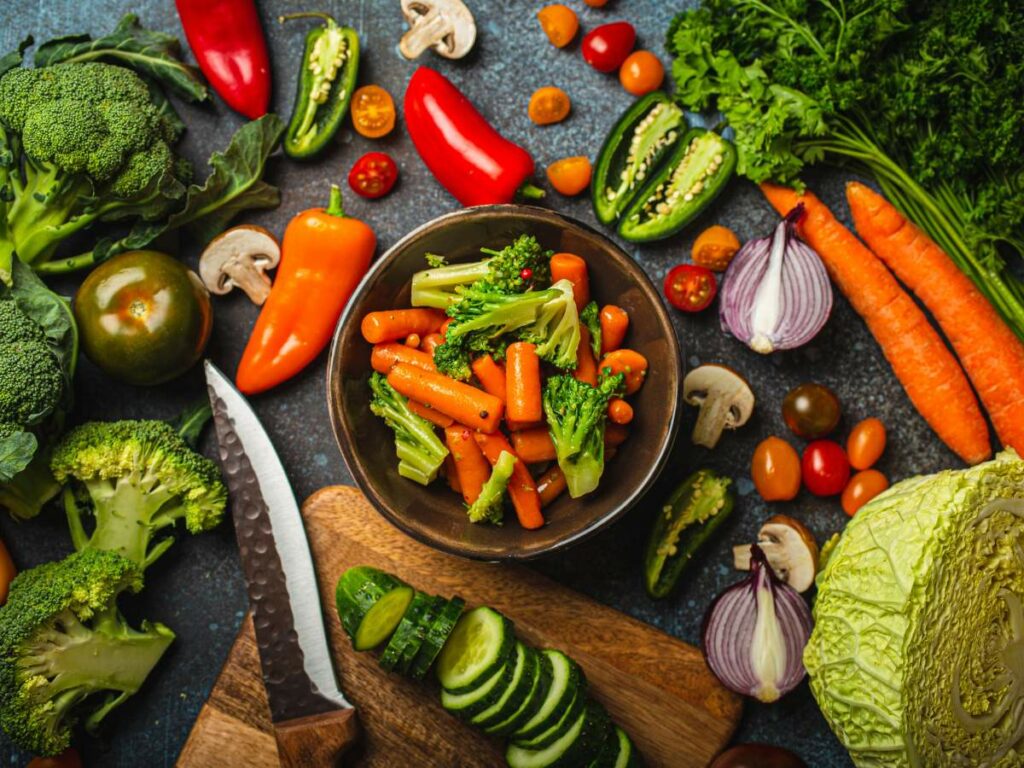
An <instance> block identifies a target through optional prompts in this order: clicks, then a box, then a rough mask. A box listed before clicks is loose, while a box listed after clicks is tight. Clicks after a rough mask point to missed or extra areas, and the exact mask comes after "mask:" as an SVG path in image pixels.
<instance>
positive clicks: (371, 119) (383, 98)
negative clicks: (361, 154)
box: [349, 85, 395, 139]
mask: <svg viewBox="0 0 1024 768" xmlns="http://www.w3.org/2000/svg"><path fill="white" fill-rule="evenodd" d="M349 109H351V110H352V127H353V128H355V129H356V133H358V134H359V135H360V136H365V137H366V138H368V139H379V138H380V137H381V136H387V135H388V134H389V133H391V131H392V129H394V127H395V100H394V99H392V98H391V94H390V93H388V92H387V91H385V90H384V89H383V88H381V87H380V86H379V85H364V86H363V87H362V88H358V89H357V90H356V92H355V93H353V94H352V105H351V107H349Z"/></svg>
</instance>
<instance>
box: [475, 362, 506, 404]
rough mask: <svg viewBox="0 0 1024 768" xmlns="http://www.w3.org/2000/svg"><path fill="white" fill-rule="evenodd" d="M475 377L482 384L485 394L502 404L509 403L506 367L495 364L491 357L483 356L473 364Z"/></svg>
mask: <svg viewBox="0 0 1024 768" xmlns="http://www.w3.org/2000/svg"><path fill="white" fill-rule="evenodd" d="M470 368H472V369H473V375H474V376H476V380H477V381H479V382H480V387H481V388H482V389H483V390H484V392H489V393H491V394H492V395H494V396H495V397H496V398H498V399H499V400H501V402H503V403H504V402H507V401H508V396H507V394H506V390H505V367H504V366H502V365H499V364H498V363H496V362H494V358H493V357H491V356H490V355H481V356H480V357H478V358H477V359H476V360H474V361H473V362H472V363H470Z"/></svg>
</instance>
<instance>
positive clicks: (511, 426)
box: [505, 419, 543, 432]
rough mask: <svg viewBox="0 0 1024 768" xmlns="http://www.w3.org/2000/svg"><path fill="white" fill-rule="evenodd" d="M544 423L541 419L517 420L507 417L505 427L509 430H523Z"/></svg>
mask: <svg viewBox="0 0 1024 768" xmlns="http://www.w3.org/2000/svg"><path fill="white" fill-rule="evenodd" d="M542 424H543V422H541V421H516V420H515V419H505V428H506V429H507V430H508V431H509V432H522V431H523V430H524V429H533V428H534V427H539V426H541V425H542Z"/></svg>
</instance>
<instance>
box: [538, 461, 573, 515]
mask: <svg viewBox="0 0 1024 768" xmlns="http://www.w3.org/2000/svg"><path fill="white" fill-rule="evenodd" d="M566 487H567V483H566V482H565V475H564V474H563V473H562V468H561V467H559V466H558V465H557V464H555V465H554V466H552V467H551V468H550V469H548V470H547V471H546V472H545V473H544V474H543V475H541V476H540V477H538V478H537V495H538V496H540V505H541V507H546V506H547V505H548V504H550V503H551V502H553V501H554V500H555V499H557V498H558V497H559V496H561V495H562V494H563V493H565V489H566Z"/></svg>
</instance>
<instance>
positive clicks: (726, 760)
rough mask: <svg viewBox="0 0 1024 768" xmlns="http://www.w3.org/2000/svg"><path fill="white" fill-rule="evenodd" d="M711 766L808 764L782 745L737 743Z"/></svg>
mask: <svg viewBox="0 0 1024 768" xmlns="http://www.w3.org/2000/svg"><path fill="white" fill-rule="evenodd" d="M709 768H807V765H806V763H804V761H803V760H801V759H800V758H799V757H797V756H796V755H794V754H793V753H792V752H790V751H789V750H788V749H783V748H782V747H773V746H771V745H770V744H737V745H736V746H735V747H730V748H729V749H727V750H725V752H723V753H722V754H720V755H719V756H718V757H716V758H715V761H714V762H713V763H711V765H710V766H709Z"/></svg>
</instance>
